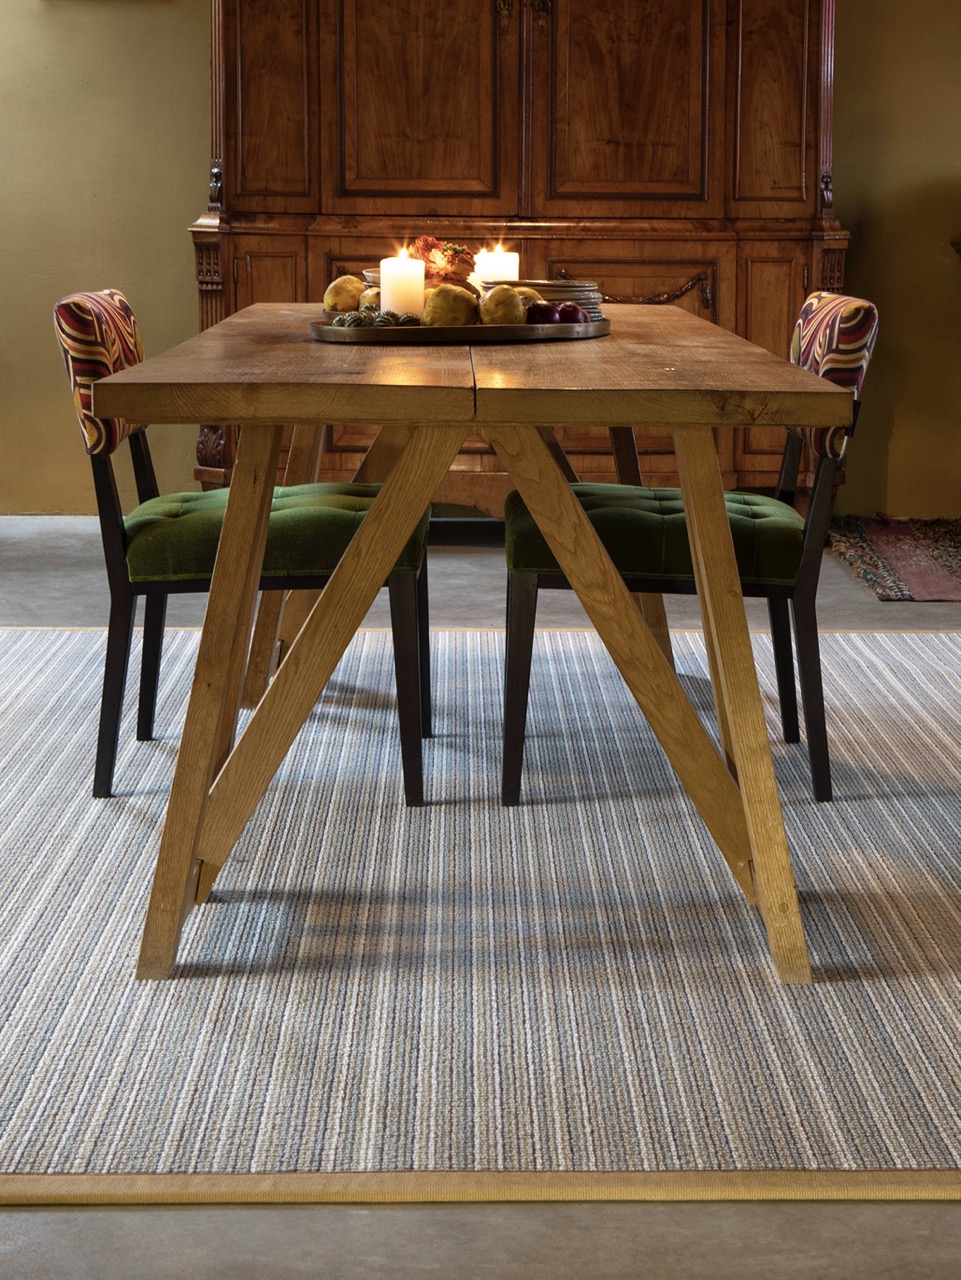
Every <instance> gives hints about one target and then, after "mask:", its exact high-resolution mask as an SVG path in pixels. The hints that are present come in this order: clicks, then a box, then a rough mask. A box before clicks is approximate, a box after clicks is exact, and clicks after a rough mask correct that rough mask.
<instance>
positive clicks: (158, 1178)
mask: <svg viewBox="0 0 961 1280" xmlns="http://www.w3.org/2000/svg"><path fill="white" fill-rule="evenodd" d="M524 1200H527V1201H536V1200H541V1201H565V1200H567V1201H575V1200H577V1201H591V1200H596V1201H600V1200H606V1201H611V1200H635V1201H684V1200H688V1201H746V1200H835V1201H844V1200H889V1201H893V1200H942V1201H948V1200H961V1170H959V1169H934V1170H912V1169H907V1170H895V1169H887V1170H880V1171H871V1172H869V1171H865V1170H859V1171H845V1170H825V1171H822V1172H815V1171H812V1170H754V1171H748V1172H727V1171H725V1172H720V1171H718V1172H708V1173H704V1172H680V1173H274V1174H270V1173H263V1174H257V1173H242V1174H196V1173H194V1174H181V1173H153V1174H0V1204H4V1205H40V1204H45V1205H55V1204H59V1205H81V1204H98V1205H104V1204H118V1205H119V1204H125V1205H132V1204H404V1203H407V1204H413V1203H430V1202H433V1203H442V1202H448V1203H450V1202H458V1203H470V1202H475V1203H479V1202H485V1201H486V1202H491V1201H524Z"/></svg>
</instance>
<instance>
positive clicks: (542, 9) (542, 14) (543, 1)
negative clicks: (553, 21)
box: [534, 0, 553, 31]
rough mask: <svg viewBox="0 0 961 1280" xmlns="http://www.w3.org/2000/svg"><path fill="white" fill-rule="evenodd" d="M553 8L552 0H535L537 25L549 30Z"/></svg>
mask: <svg viewBox="0 0 961 1280" xmlns="http://www.w3.org/2000/svg"><path fill="white" fill-rule="evenodd" d="M552 8H553V4H552V0H534V13H535V14H536V15H537V25H538V26H539V27H540V29H541V31H546V30H547V21H548V19H549V18H550V16H551V9H552Z"/></svg>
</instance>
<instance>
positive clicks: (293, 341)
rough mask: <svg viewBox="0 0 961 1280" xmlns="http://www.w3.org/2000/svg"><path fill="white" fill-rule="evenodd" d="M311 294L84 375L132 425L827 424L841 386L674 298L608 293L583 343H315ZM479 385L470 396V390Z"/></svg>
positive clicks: (840, 419) (839, 402) (843, 399)
mask: <svg viewBox="0 0 961 1280" xmlns="http://www.w3.org/2000/svg"><path fill="white" fill-rule="evenodd" d="M319 314H320V308H319V306H318V305H317V304H316V303H300V304H289V305H288V304H272V303H259V304H257V305H255V306H252V307H247V308H246V309H245V310H243V311H240V312H238V313H237V314H236V315H233V316H230V317H229V318H228V319H227V320H224V321H222V322H221V323H220V324H218V325H215V326H214V327H213V328H211V329H207V330H206V331H205V332H203V333H200V334H197V335H196V336H195V337H192V338H190V339H188V341H187V342H184V343H182V344H181V345H180V346H178V347H174V348H172V349H171V350H170V351H166V352H164V353H163V354H161V355H158V356H153V357H152V358H150V359H149V360H148V361H146V362H145V363H144V364H141V365H137V366H135V367H134V368H132V369H127V370H125V371H124V372H123V373H119V374H114V375H113V376H112V377H110V378H106V379H104V380H103V381H101V382H98V383H97V384H96V386H95V387H94V411H95V412H96V413H97V414H99V415H100V416H103V417H114V416H116V417H125V418H128V419H130V420H132V421H139V422H170V423H177V422H183V423H196V422H198V421H200V422H248V423H257V422H264V423H275V422H344V423H351V422H357V423H380V424H386V423H392V422H405V423H410V422H417V421H426V422H437V423H443V422H464V421H471V420H476V421H477V422H480V423H483V422H514V423H518V424H520V423H525V422H532V423H538V424H547V423H552V422H554V423H576V422H585V423H586V422H590V423H606V422H612V423H620V422H631V423H634V424H643V423H645V422H651V423H657V424H660V425H669V424H672V423H682V424H687V425H697V424H699V423H703V424H705V425H706V426H717V425H720V424H725V423H727V424H731V425H733V426H751V425H756V426H786V425H799V426H835V425H844V424H846V423H848V422H849V421H850V418H851V397H850V394H849V392H847V391H845V390H843V389H841V388H839V387H835V386H833V385H832V384H831V383H828V382H826V381H825V380H824V379H823V378H818V377H816V376H815V375H814V374H812V373H808V372H807V371H805V370H803V369H798V368H796V367H795V366H794V365H791V364H789V363H788V362H787V361H786V360H784V359H781V358H780V357H778V356H775V355H771V354H770V353H769V352H767V351H764V350H762V349H761V348H760V347H756V346H754V345H753V344H752V343H749V342H745V341H744V340H743V339H741V338H738V337H736V336H735V335H734V334H731V333H728V332H727V331H726V330H724V329H720V328H719V327H718V326H717V325H714V324H711V323H709V322H708V321H706V320H701V319H699V318H698V317H696V316H692V315H690V314H689V313H688V312H686V311H683V310H681V309H680V308H678V307H669V306H665V307H655V306H624V305H609V306H608V307H607V308H606V314H608V315H609V316H610V319H611V333H610V334H609V335H608V336H606V337H602V338H592V339H586V340H584V341H582V342H556V343H555V342H544V343H503V344H497V345H477V346H473V347H472V346H470V344H469V343H465V345H464V346H449V345H443V346H420V345H418V346H396V347H395V346H362V345H358V346H352V345H343V346H342V345H337V344H328V343H321V342H316V341H314V340H313V339H312V338H311V336H310V322H311V320H315V319H317V318H318V316H319ZM475 387H476V399H475Z"/></svg>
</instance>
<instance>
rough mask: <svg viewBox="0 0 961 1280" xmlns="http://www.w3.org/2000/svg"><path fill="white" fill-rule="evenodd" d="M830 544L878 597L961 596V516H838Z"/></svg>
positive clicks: (933, 597)
mask: <svg viewBox="0 0 961 1280" xmlns="http://www.w3.org/2000/svg"><path fill="white" fill-rule="evenodd" d="M831 550H832V551H833V552H834V554H835V555H836V556H838V557H839V558H840V559H841V560H844V561H845V562H846V563H847V564H849V565H850V566H851V567H852V568H853V569H854V571H855V573H856V574H857V575H858V577H859V578H863V579H864V581H865V582H866V583H867V584H868V585H869V586H870V587H871V589H872V590H873V591H874V594H875V595H876V596H877V597H878V599H879V600H917V601H932V600H948V601H955V600H957V601H961V520H881V519H872V518H870V517H868V516H836V517H835V518H834V520H832V522H831Z"/></svg>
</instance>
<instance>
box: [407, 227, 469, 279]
mask: <svg viewBox="0 0 961 1280" xmlns="http://www.w3.org/2000/svg"><path fill="white" fill-rule="evenodd" d="M408 253H409V254H410V256H411V257H412V258H419V259H420V260H421V261H422V262H423V263H424V272H425V275H427V276H433V277H434V278H435V279H438V280H466V279H467V277H468V276H469V275H470V273H471V272H472V271H473V270H474V255H473V254H472V253H471V251H470V249H466V248H465V247H464V246H463V245H462V244H452V243H451V242H450V241H449V240H438V239H437V238H436V236H418V237H417V239H416V240H415V241H414V243H413V244H412V245H411V246H410V248H409V249H408Z"/></svg>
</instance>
